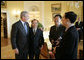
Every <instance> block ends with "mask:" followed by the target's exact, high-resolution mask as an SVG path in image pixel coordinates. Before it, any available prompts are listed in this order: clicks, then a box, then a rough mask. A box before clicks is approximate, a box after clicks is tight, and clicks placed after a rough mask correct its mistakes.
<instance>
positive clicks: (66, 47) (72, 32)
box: [59, 11, 79, 59]
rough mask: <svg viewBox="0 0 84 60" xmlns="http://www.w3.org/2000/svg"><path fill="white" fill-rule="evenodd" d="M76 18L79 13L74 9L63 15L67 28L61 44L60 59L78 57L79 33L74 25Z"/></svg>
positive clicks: (63, 21)
mask: <svg viewBox="0 0 84 60" xmlns="http://www.w3.org/2000/svg"><path fill="white" fill-rule="evenodd" d="M76 18H77V15H76V14H75V13H74V12H72V11H71V12H66V13H65V15H64V16H63V19H62V23H63V25H64V26H65V27H66V30H65V33H64V35H63V38H62V41H61V44H60V53H59V54H60V59H77V47H78V40H79V35H78V31H77V30H76V27H75V26H74V22H75V21H76Z"/></svg>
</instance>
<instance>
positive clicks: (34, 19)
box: [31, 19, 39, 23]
mask: <svg viewBox="0 0 84 60" xmlns="http://www.w3.org/2000/svg"><path fill="white" fill-rule="evenodd" d="M33 21H37V23H38V22H39V21H38V20H37V19H33V20H32V21H31V23H33Z"/></svg>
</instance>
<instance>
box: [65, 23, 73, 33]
mask: <svg viewBox="0 0 84 60" xmlns="http://www.w3.org/2000/svg"><path fill="white" fill-rule="evenodd" d="M72 26H74V24H71V25H70V26H69V27H68V28H66V30H65V31H67V30H68V29H69V28H70V27H72Z"/></svg>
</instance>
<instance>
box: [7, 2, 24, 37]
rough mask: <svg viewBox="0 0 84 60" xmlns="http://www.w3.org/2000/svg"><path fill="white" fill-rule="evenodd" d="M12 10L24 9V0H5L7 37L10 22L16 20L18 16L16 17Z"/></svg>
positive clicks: (9, 30)
mask: <svg viewBox="0 0 84 60" xmlns="http://www.w3.org/2000/svg"><path fill="white" fill-rule="evenodd" d="M14 10H20V11H22V10H24V2H23V1H7V26H8V37H9V38H10V32H11V27H12V24H13V23H15V22H17V21H18V20H19V18H17V19H16V17H15V15H14V14H13V11H14Z"/></svg>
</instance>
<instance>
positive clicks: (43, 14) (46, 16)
mask: <svg viewBox="0 0 84 60" xmlns="http://www.w3.org/2000/svg"><path fill="white" fill-rule="evenodd" d="M56 3H61V15H62V16H63V15H64V13H65V12H67V11H74V12H75V13H77V15H79V16H80V17H81V20H82V21H83V5H82V4H83V2H81V3H80V4H79V5H80V6H81V7H79V8H78V9H76V8H75V6H72V7H70V5H69V4H70V3H71V2H70V1H7V9H6V12H7V26H8V37H10V32H11V26H12V24H13V23H15V22H17V21H18V20H19V18H17V19H16V17H15V15H14V14H13V11H14V10H20V11H22V10H26V11H28V12H31V10H30V9H31V8H32V6H37V7H38V10H39V12H40V14H39V16H40V19H39V21H40V22H41V23H42V24H43V25H44V28H45V30H49V28H50V27H51V26H52V25H53V24H54V23H53V21H52V12H51V4H56ZM3 10H4V9H3Z"/></svg>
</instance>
